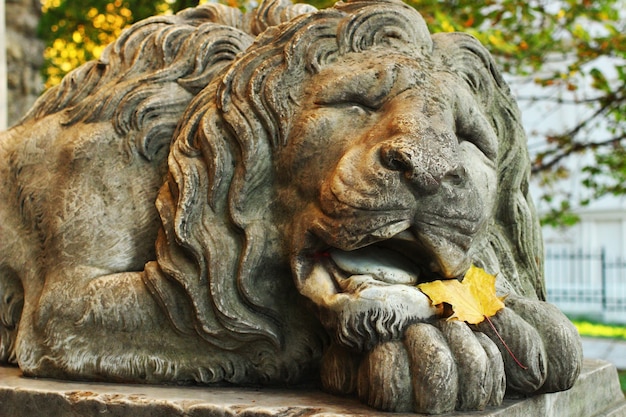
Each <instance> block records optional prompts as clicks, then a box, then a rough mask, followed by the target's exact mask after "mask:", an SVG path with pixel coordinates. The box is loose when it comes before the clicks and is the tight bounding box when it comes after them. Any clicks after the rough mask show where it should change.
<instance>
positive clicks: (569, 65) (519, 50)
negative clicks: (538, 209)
mask: <svg viewBox="0 0 626 417" xmlns="http://www.w3.org/2000/svg"><path fill="white" fill-rule="evenodd" d="M224 2H225V3H227V4H229V5H234V6H238V7H241V8H244V9H245V8H247V7H250V5H251V4H253V3H252V2H251V1H246V0H224ZM307 2H309V3H311V4H313V5H314V6H316V7H318V8H323V7H327V6H329V5H331V4H332V3H333V1H332V0H308V1H307ZM407 2H408V3H409V4H410V5H411V6H413V7H415V8H416V9H417V10H419V11H420V13H422V15H423V16H424V18H425V20H426V22H427V23H428V25H429V27H430V29H431V31H433V32H441V31H446V32H449V31H464V32H468V33H471V34H472V35H474V36H476V37H477V38H478V39H479V40H480V41H482V42H483V43H484V44H485V45H487V47H488V48H489V49H490V51H491V52H492V54H493V55H494V56H495V58H496V60H497V61H498V63H499V65H500V66H501V68H502V69H503V70H504V72H505V73H506V74H507V76H508V78H509V81H510V82H511V83H512V84H513V85H514V90H515V92H516V93H517V96H518V101H520V102H521V103H522V105H523V103H524V102H526V103H533V102H538V101H542V102H552V103H554V104H555V105H563V104H570V105H571V104H575V105H580V106H586V108H587V109H588V112H587V113H586V114H587V115H586V116H585V117H582V118H581V119H579V120H576V121H575V123H574V124H573V125H571V126H567V127H565V128H562V129H560V130H556V129H548V130H545V131H540V130H536V129H534V128H533V126H527V128H529V133H530V134H531V135H532V136H534V137H541V138H543V140H542V141H541V143H542V144H543V145H542V146H541V147H539V148H536V149H531V153H532V156H533V158H534V163H533V167H532V172H533V174H534V178H535V180H536V181H537V182H538V183H539V184H540V185H541V186H542V190H544V194H543V196H541V199H542V200H543V202H544V203H546V204H547V205H548V206H549V207H550V210H549V211H548V212H546V213H545V214H544V222H546V223H549V224H563V223H571V222H572V221H574V220H575V217H573V216H571V215H568V211H569V210H570V209H571V208H572V207H575V206H577V205H581V204H586V203H587V202H588V201H589V200H590V199H593V198H599V197H601V196H603V195H606V194H616V195H622V194H626V185H625V184H626V67H625V62H626V17H625V14H626V13H625V12H624V10H626V0H596V1H592V0H559V1H547V0H534V1H522V0H482V1H475V0H447V1H440V0H407ZM195 4H197V1H193V0H176V1H175V0H161V1H150V2H148V1H145V0H115V1H113V2H111V0H90V1H89V2H88V5H85V4H84V3H78V2H72V1H70V0H46V1H45V5H44V17H43V19H42V21H41V26H40V27H41V35H42V37H44V39H46V40H47V42H48V45H49V48H48V50H47V52H46V58H47V62H48V67H47V76H48V85H52V84H54V83H56V82H58V81H59V80H60V78H61V77H62V76H63V74H65V73H66V72H67V71H68V70H69V69H71V68H73V67H75V66H77V65H79V64H80V63H82V62H84V61H86V60H88V59H92V58H94V57H97V56H98V54H99V52H100V51H101V50H102V48H103V45H105V44H107V43H108V42H110V41H111V40H112V39H114V38H115V37H116V36H117V35H118V34H119V33H120V31H121V30H122V28H123V27H125V26H127V25H129V24H131V23H132V22H134V21H136V20H138V19H142V18H144V17H146V16H149V15H152V14H155V13H165V12H175V11H176V10H180V9H182V8H184V7H188V6H193V5H195ZM581 155H586V159H584V160H583V161H586V162H585V164H584V167H583V169H582V178H581V185H582V186H583V188H584V189H585V190H587V193H586V194H585V195H582V196H579V197H578V200H572V196H571V195H569V194H568V191H567V190H564V189H563V188H562V187H561V188H559V187H558V182H559V179H562V178H564V177H566V176H567V175H569V168H568V167H569V163H568V161H569V160H571V159H572V158H575V157H579V156H581Z"/></svg>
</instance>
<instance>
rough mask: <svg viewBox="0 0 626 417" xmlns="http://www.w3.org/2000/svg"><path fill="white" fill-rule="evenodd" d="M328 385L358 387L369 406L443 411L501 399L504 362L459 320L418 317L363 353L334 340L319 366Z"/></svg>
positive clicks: (337, 389) (336, 389)
mask: <svg viewBox="0 0 626 417" xmlns="http://www.w3.org/2000/svg"><path fill="white" fill-rule="evenodd" d="M322 381H323V384H324V388H325V389H326V390H327V391H331V392H334V393H342V394H346V393H350V392H357V394H358V396H359V398H360V399H361V401H363V402H364V403H366V404H368V405H369V406H371V407H374V408H377V409H380V410H385V411H394V412H408V411H414V412H418V413H427V414H442V413H447V412H450V411H453V410H455V409H457V410H477V409H483V408H485V407H486V406H487V405H497V404H500V403H501V402H502V399H503V397H504V391H505V379H504V364H503V362H502V358H501V356H500V353H499V351H498V348H497V347H496V346H495V345H494V344H493V342H491V340H489V339H488V338H487V337H486V336H484V335H483V334H481V333H475V332H473V331H472V330H470V329H469V327H468V326H467V325H465V324H464V323H460V322H447V323H446V322H441V323H440V326H438V327H436V326H434V325H432V324H426V323H418V324H413V325H411V326H409V327H408V329H407V330H406V332H405V335H404V338H403V339H402V340H395V341H388V342H383V343H379V344H378V345H376V346H375V347H374V348H373V349H371V350H370V351H369V352H367V353H366V354H363V355H354V354H351V353H350V352H349V351H348V350H346V349H343V348H340V347H338V346H336V345H335V346H333V347H332V348H331V349H330V350H329V351H328V352H327V354H326V356H325V358H324V361H323V366H322Z"/></svg>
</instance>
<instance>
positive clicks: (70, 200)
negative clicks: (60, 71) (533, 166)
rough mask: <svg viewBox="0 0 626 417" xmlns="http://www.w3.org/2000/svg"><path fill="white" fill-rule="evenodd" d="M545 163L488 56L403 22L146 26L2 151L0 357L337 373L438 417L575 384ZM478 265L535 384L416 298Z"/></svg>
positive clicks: (72, 365)
mask: <svg viewBox="0 0 626 417" xmlns="http://www.w3.org/2000/svg"><path fill="white" fill-rule="evenodd" d="M281 23H282V24H281ZM279 24H280V25H279ZM257 35H258V36H257ZM529 166H530V164H529V160H528V155H527V151H526V148H525V136H524V133H523V129H522V127H521V124H520V116H519V112H518V109H517V106H516V104H515V103H514V101H513V99H512V97H511V95H510V92H509V90H508V88H507V86H506V85H505V83H504V81H503V79H502V77H501V75H500V73H499V72H498V70H497V68H496V66H495V64H494V62H493V60H492V58H491V57H490V55H489V54H488V52H487V51H486V50H485V48H484V47H483V46H481V45H480V44H479V43H478V42H477V41H476V40H475V39H474V38H472V37H470V36H467V35H463V34H456V33H452V34H437V35H431V34H430V33H429V32H428V29H427V28H426V25H425V23H424V21H423V19H422V18H421V16H420V15H419V14H418V13H417V12H416V11H415V10H414V9H412V8H410V7H408V6H406V5H404V4H402V3H399V2H395V1H359V0H357V1H349V2H345V3H338V4H337V5H336V6H335V7H334V8H332V9H328V10H322V11H315V10H314V9H312V8H311V7H309V6H302V5H295V6H293V5H291V4H288V3H286V2H282V1H268V2H265V3H263V4H262V5H261V6H260V7H259V9H257V10H255V11H253V12H251V13H250V14H246V15H242V14H241V13H240V12H239V11H237V10H235V9H230V8H227V7H224V6H218V5H205V6H200V7H197V8H194V9H188V10H186V11H183V12H181V13H179V14H178V15H176V16H169V17H154V18H151V19H147V20H145V21H143V22H140V23H137V24H136V25H134V26H133V27H132V28H130V29H129V30H128V31H126V32H124V33H123V34H122V36H121V37H120V38H119V39H118V40H117V41H116V42H115V43H114V44H112V45H110V46H109V47H108V48H107V49H106V50H105V52H104V54H103V56H102V58H101V59H100V60H98V61H94V62H90V63H88V64H86V65H84V66H83V67H81V68H79V69H77V70H76V71H74V72H72V73H71V74H69V75H68V76H67V77H66V78H65V79H64V80H63V82H62V84H61V85H59V86H58V87H55V88H53V89H51V90H50V91H48V92H47V93H46V94H45V95H44V96H43V97H42V98H41V99H40V100H39V101H38V102H37V104H36V105H35V106H34V108H33V109H32V110H31V112H30V113H29V114H28V115H27V116H26V117H25V118H24V119H23V120H22V121H21V122H20V123H19V124H18V125H17V126H15V127H13V128H12V129H10V130H8V131H6V132H4V133H2V134H1V136H0V178H1V185H2V187H1V189H0V193H1V195H0V219H1V222H0V225H1V226H0V227H1V233H0V268H1V269H0V295H1V298H0V302H1V303H2V304H1V306H0V307H1V313H2V314H1V316H0V343H1V344H0V359H1V360H2V361H5V362H9V363H14V364H17V365H18V366H20V368H21V369H22V370H23V372H24V373H25V374H26V375H30V376H38V377H57V378H71V379H89V380H107V381H132V382H146V383H157V382H179V383H180V382H184V383H203V384H208V383H220V382H229V383H236V384H285V383H301V382H307V381H314V380H316V379H317V378H318V377H319V375H321V383H322V386H323V387H324V388H325V389H327V390H329V391H332V392H337V393H355V394H356V395H358V396H359V397H360V398H361V400H362V401H364V402H366V403H368V404H370V405H371V406H373V407H377V408H379V409H383V410H394V411H411V410H413V411H417V412H426V413H445V412H449V411H452V410H454V409H458V410H473V409H482V408H484V407H486V406H488V405H497V404H500V403H501V401H502V399H503V397H504V395H505V391H506V392H508V393H511V394H513V395H529V394H532V393H535V392H550V391H556V390H563V389H567V388H569V387H570V386H571V385H572V384H573V382H574V381H575V379H576V377H577V375H578V373H579V371H580V368H581V361H582V353H581V346H580V341H579V340H578V336H577V333H576V330H575V329H574V328H573V326H572V325H571V324H570V323H569V322H568V320H567V319H566V318H565V317H564V316H563V315H562V314H561V313H560V312H559V311H558V310H557V309H555V308H554V307H552V306H550V305H549V304H547V303H545V302H544V301H543V300H544V299H545V290H544V285H543V274H542V259H543V255H542V244H541V236H540V230H539V225H538V222H537V219H536V216H535V212H534V208H533V205H532V203H531V201H530V198H529V195H528V176H529ZM155 203H156V209H155ZM155 242H156V244H155ZM470 264H475V265H478V266H480V267H483V268H485V269H486V270H487V271H488V272H490V273H492V274H498V275H497V276H498V281H497V287H498V291H499V293H501V294H505V293H506V294H510V295H509V297H508V299H507V308H505V309H504V310H502V311H501V312H500V313H498V314H497V315H496V316H495V317H494V318H493V321H494V322H495V323H496V325H497V326H498V328H499V329H500V331H501V333H503V336H504V338H505V340H506V341H507V343H508V344H509V346H510V347H511V349H512V350H513V351H514V352H515V353H516V355H517V356H518V357H519V358H520V360H521V361H522V362H524V363H525V364H526V365H527V366H528V369H525V370H524V369H521V368H519V367H518V366H517V365H516V364H515V363H514V362H512V361H511V359H510V356H509V355H508V354H507V353H506V352H505V351H504V348H503V346H502V344H501V343H500V342H499V341H498V340H497V338H496V336H495V335H494V334H492V332H491V330H490V329H489V328H487V327H485V326H483V325H480V326H475V327H468V326H467V325H465V324H464V323H459V322H457V323H452V322H445V320H443V319H441V318H440V315H441V311H439V310H438V309H437V308H435V307H432V306H431V305H430V303H429V301H428V299H427V298H426V296H425V295H424V294H422V293H421V292H420V291H419V290H417V289H416V288H415V286H416V285H417V284H418V283H420V282H424V281H429V280H433V279H455V278H458V277H461V276H463V274H464V272H465V271H466V270H467V269H468V268H469V266H470ZM322 356H323V358H322ZM505 387H506V388H505Z"/></svg>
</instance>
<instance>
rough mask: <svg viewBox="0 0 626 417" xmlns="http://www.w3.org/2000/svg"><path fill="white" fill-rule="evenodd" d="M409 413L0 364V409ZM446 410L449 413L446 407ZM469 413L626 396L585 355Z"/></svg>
mask: <svg viewBox="0 0 626 417" xmlns="http://www.w3.org/2000/svg"><path fill="white" fill-rule="evenodd" d="M385 414H386V415H389V416H398V417H399V416H413V417H416V416H417V415H416V414H391V413H389V414H387V413H380V412H377V411H374V410H372V409H370V408H367V407H364V406H363V405H361V404H359V403H358V402H357V401H356V400H355V399H353V398H340V397H335V396H332V395H327V394H324V393H322V392H319V391H315V390H313V391H305V390H297V389H293V390H278V389H267V388H264V389H241V388H208V387H174V386H144V385H120V384H104V383H100V384H94V383H78V382H64V381H56V380H47V379H32V378H23V377H22V376H21V374H20V371H19V370H18V369H16V368H0V417H33V416H56V417H64V416H81V417H90V416H119V417H126V416H128V417H131V416H132V417H144V416H145V417H148V416H150V417H159V416H167V417H175V416H181V417H182V416H185V417H208V416H211V417H213V416H216V417H217V416H220V417H222V416H247V417H261V416H263V417H270V416H294V417H295V416H298V417H305V416H319V417H321V416H324V417H331V416H379V415H385ZM448 416H450V415H448ZM453 416H459V417H460V416H473V417H496V416H498V417H528V416H533V417H539V416H549V417H592V416H598V417H599V416H603V417H626V400H624V396H623V394H622V392H621V391H620V387H619V381H618V378H617V373H616V370H615V367H614V366H613V365H611V364H609V363H608V362H604V361H600V360H592V359H587V360H585V366H584V369H583V372H582V374H581V376H580V378H579V380H578V382H576V385H575V386H574V387H573V388H572V389H571V390H569V391H567V392H560V393H556V394H546V395H539V396H536V397H533V398H530V399H525V400H517V401H513V400H507V401H506V402H505V404H503V405H502V406H501V407H498V408H489V409H487V410H485V411H483V412H475V413H458V414H453Z"/></svg>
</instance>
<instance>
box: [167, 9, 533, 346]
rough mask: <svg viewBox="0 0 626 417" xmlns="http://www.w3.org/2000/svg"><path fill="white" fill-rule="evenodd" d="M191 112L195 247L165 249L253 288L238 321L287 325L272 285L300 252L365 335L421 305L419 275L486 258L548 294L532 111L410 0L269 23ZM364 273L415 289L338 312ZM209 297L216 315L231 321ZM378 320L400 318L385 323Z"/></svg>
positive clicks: (301, 273)
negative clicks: (435, 29)
mask: <svg viewBox="0 0 626 417" xmlns="http://www.w3.org/2000/svg"><path fill="white" fill-rule="evenodd" d="M372 28H374V29H372ZM364 63H366V64H364ZM185 119H187V120H188V122H187V123H186V124H185V126H184V127H183V129H182V130H181V131H180V132H179V135H178V138H177V140H176V141H175V143H174V146H173V148H172V151H171V154H170V174H169V180H168V185H167V187H165V188H164V189H163V190H162V194H161V197H160V198H159V201H158V204H159V207H160V211H161V216H162V219H163V223H164V224H165V225H166V226H167V227H166V229H165V232H166V233H164V234H163V239H162V240H160V243H159V245H161V246H162V247H168V248H169V247H171V245H172V242H175V246H176V248H182V249H184V250H185V253H188V254H189V257H188V262H186V263H185V266H180V265H176V262H179V261H177V260H175V259H174V257H173V256H172V255H171V253H172V249H168V250H165V249H164V250H162V251H161V252H160V253H162V254H163V256H162V257H160V258H159V262H160V263H161V266H162V268H163V270H164V271H166V272H167V274H168V275H169V276H171V277H176V280H179V281H184V280H185V279H186V278H180V277H182V276H187V275H186V274H183V273H182V272H181V271H187V270H194V271H195V272H194V274H196V275H200V276H209V277H211V278H210V279H211V281H212V286H211V288H212V289H213V288H215V290H216V292H215V293H213V294H210V295H208V298H210V299H211V300H218V299H223V298H225V297H226V294H222V293H220V291H223V292H225V293H230V292H231V291H232V290H233V289H237V294H238V297H237V301H238V302H237V303H235V304H233V305H231V306H228V309H230V308H232V311H229V310H228V309H227V308H226V306H224V308H225V311H224V312H223V315H222V314H220V315H219V316H218V317H217V319H218V321H224V322H225V323H223V325H224V326H226V327H228V328H233V329H236V330H239V329H240V331H241V332H243V333H245V334H248V333H249V332H259V333H266V335H265V336H267V337H269V338H271V339H274V340H275V342H276V343H278V342H279V341H280V339H281V336H280V329H279V328H277V326H276V324H275V323H276V322H277V320H278V322H280V319H279V317H281V316H283V315H282V314H280V313H277V312H276V311H273V310H275V308H274V305H275V304H276V301H275V296H274V295H272V296H271V297H269V298H268V297H266V296H265V294H266V293H267V290H266V289H265V288H263V291H260V290H259V289H258V288H257V286H259V285H261V286H262V287H263V286H267V285H268V284H267V283H266V281H265V280H263V279H260V278H259V277H261V276H267V275H268V271H274V270H276V271H279V272H271V273H270V275H271V276H274V277H278V276H280V275H281V274H285V273H286V271H285V270H284V264H285V263H288V264H289V265H291V273H292V275H293V279H294V280H295V283H296V287H297V288H298V290H299V291H300V292H301V293H302V294H304V295H305V296H306V297H307V298H309V299H310V300H312V301H313V304H314V305H315V308H316V310H318V313H319V314H320V318H321V319H322V322H323V323H325V324H326V327H327V328H329V329H331V331H332V332H333V333H335V335H336V336H337V337H339V338H340V339H341V340H343V342H344V343H346V344H347V345H350V346H355V347H359V348H363V347H364V346H366V345H368V344H370V345H371V343H375V342H376V341H377V340H378V339H379V338H383V339H384V338H391V337H394V336H397V334H396V333H397V332H399V331H401V329H402V328H403V323H404V324H406V323H408V322H410V321H412V320H414V319H415V314H421V313H420V312H419V311H416V310H415V308H413V307H411V306H410V305H411V304H415V305H421V304H423V303H422V302H421V301H420V300H419V298H420V297H421V296H419V295H411V293H412V292H413V291H412V290H411V292H410V293H408V294H407V286H413V285H415V284H417V283H419V282H421V281H424V280H431V279H434V278H435V277H443V278H454V277H459V276H462V275H463V273H464V272H465V271H466V270H467V268H468V267H469V265H470V264H471V263H474V264H476V265H479V266H483V267H484V268H486V269H487V270H488V271H490V272H492V273H497V274H498V277H499V287H500V288H501V290H502V291H507V292H510V291H513V292H516V293H518V294H521V295H524V296H530V297H533V298H537V297H539V298H542V297H543V290H542V284H541V282H542V276H541V272H540V271H541V256H542V255H541V254H542V247H541V243H540V242H541V241H540V238H539V234H538V224H537V219H536V217H535V215H534V211H533V206H532V203H531V201H530V199H529V196H528V175H529V171H528V166H529V165H528V163H527V162H528V156H527V152H526V148H525V137H524V133H523V129H522V127H521V125H520V117H519V113H518V111H517V108H516V106H515V104H514V101H513V99H512V98H511V95H510V92H509V90H508V88H507V87H506V85H505V83H504V81H503V80H502V77H501V75H500V74H499V72H498V71H497V69H496V66H495V65H494V62H493V60H492V58H491V57H490V55H489V54H488V52H487V51H486V50H485V49H484V47H483V46H481V45H480V44H479V42H477V41H476V40H475V39H474V38H472V37H470V36H467V35H463V34H441V35H435V36H431V35H430V34H429V32H428V30H427V28H426V26H425V23H424V21H423V19H422V18H421V16H420V15H419V14H418V13H417V12H416V11H415V10H413V9H412V8H410V7H408V6H406V5H404V4H401V3H396V2H368V1H354V2H347V3H339V4H338V5H337V6H336V7H335V8H333V9H329V10H322V11H319V12H316V13H314V14H306V15H303V16H300V17H298V18H295V19H293V20H292V21H290V22H289V23H288V24H286V25H283V26H280V27H278V28H271V29H269V30H267V31H266V32H265V33H263V34H262V35H260V36H259V37H258V38H257V39H256V41H255V43H254V44H253V46H252V47H251V48H250V52H249V53H247V54H244V55H242V56H241V57H240V58H239V59H238V60H236V61H235V62H234V63H233V64H232V65H231V66H230V67H229V68H228V71H227V72H226V73H225V75H224V76H223V77H222V78H221V79H220V80H219V81H216V82H215V83H213V84H212V85H211V86H209V87H208V88H207V89H206V90H205V91H203V92H202V93H201V94H200V95H199V96H198V97H197V98H196V100H195V101H194V104H192V105H191V106H190V110H189V111H188V114H187V116H186V117H185ZM216 236H222V237H220V238H217V237H216ZM224 237H227V238H226V239H225V238H224ZM227 247H237V248H239V250H237V251H234V252H233V251H231V254H229V253H228V251H227V250H226V248H227ZM215 259H219V260H220V261H219V262H215V261H214V260H215ZM227 259H229V260H227ZM281 264H282V265H283V269H281ZM342 266H343V268H342ZM372 270H378V271H379V272H378V273H372V272H371V271H372ZM364 276H369V278H368V279H366V280H365V281H364V279H365V278H363V277H364ZM366 281H367V282H366ZM218 283H219V284H218ZM184 285H185V286H186V285H187V284H184ZM357 287H358V288H359V289H358V291H359V293H360V294H361V296H363V294H364V293H363V290H364V288H370V287H371V290H372V291H379V290H380V289H381V288H383V287H384V288H385V290H388V291H390V293H396V292H397V294H396V297H397V301H398V304H393V303H390V302H389V300H386V301H385V303H378V304H376V307H374V306H371V308H365V307H363V310H361V308H360V307H357V306H354V305H353V306H352V307H351V309H352V310H351V311H352V312H353V313H354V314H347V315H344V316H342V317H343V318H339V317H337V311H336V310H337V309H342V308H343V307H338V306H337V305H336V304H333V303H337V302H339V303H344V301H346V302H348V303H349V301H350V297H349V296H348V297H347V298H345V297H344V296H346V295H347V294H350V293H351V292H353V291H356V288H357ZM415 292H416V293H417V291H415ZM203 297H204V296H203ZM192 298H193V297H192ZM341 300H344V301H341ZM416 300H417V301H420V302H416ZM193 303H195V307H196V309H199V310H201V312H200V314H197V317H199V318H200V321H202V320H204V318H205V317H209V316H210V317H211V319H212V320H215V317H214V316H215V315H214V313H209V307H208V306H205V307H202V305H203V303H204V304H206V302H205V301H202V300H194V301H193ZM342 305H344V304H342ZM356 305H358V303H356ZM344 306H345V305H344ZM210 309H211V311H212V309H213V306H211V307H210ZM202 310H204V311H202ZM374 311H378V313H376V314H374ZM339 315H340V316H341V314H339ZM368 317H369V318H368ZM231 318H232V319H231ZM337 320H339V321H337ZM341 320H344V321H345V322H343V323H342V322H341ZM377 320H381V321H383V322H384V321H389V323H388V324H387V325H385V326H382V328H384V330H382V331H380V330H374V329H380V328H381V326H377V325H376V321H377ZM231 321H232V322H231ZM368 323H369V324H368ZM346 326H348V327H350V326H352V329H349V328H346ZM364 332H365V333H367V334H370V336H371V337H363V336H362V333H364ZM366 340H369V341H366Z"/></svg>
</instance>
